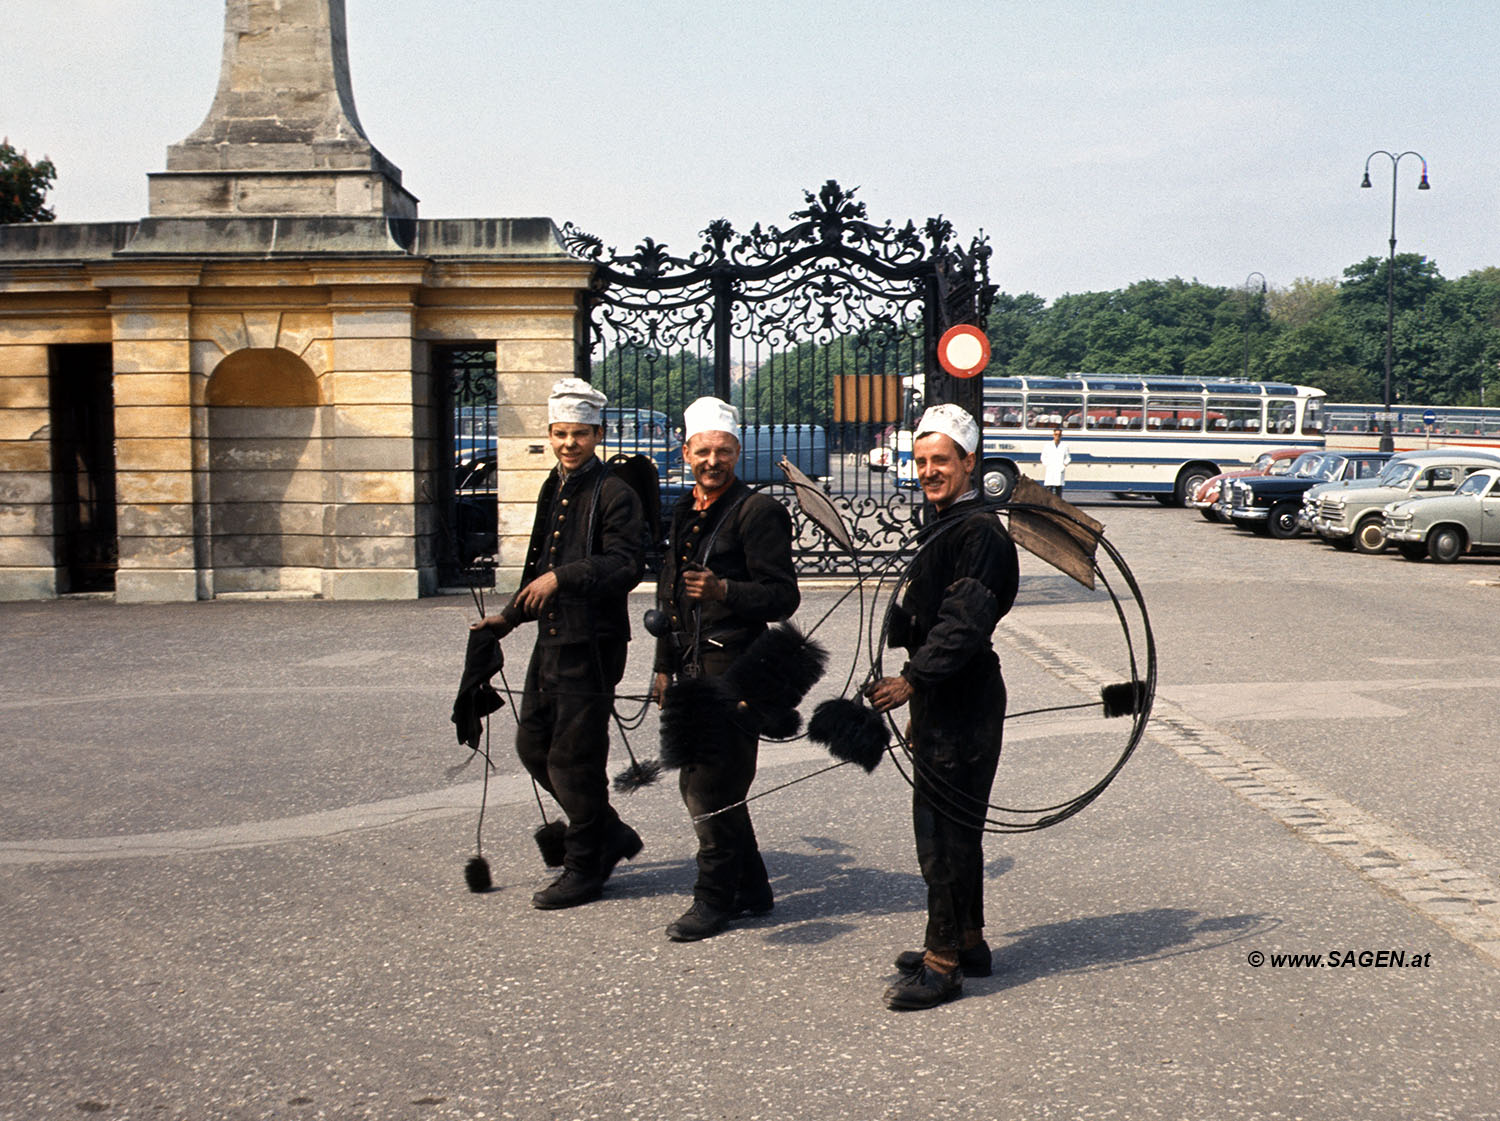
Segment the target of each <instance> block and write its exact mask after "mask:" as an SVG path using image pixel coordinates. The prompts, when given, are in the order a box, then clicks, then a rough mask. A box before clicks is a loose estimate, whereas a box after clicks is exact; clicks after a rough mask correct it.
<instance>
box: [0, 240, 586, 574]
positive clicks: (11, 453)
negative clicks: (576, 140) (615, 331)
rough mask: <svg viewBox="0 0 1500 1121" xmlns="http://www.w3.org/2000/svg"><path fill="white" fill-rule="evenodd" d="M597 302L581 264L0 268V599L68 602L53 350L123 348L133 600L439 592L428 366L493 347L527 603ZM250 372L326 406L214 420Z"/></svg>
mask: <svg viewBox="0 0 1500 1121" xmlns="http://www.w3.org/2000/svg"><path fill="white" fill-rule="evenodd" d="M587 280H588V267H587V266H585V265H582V264H576V263H573V262H567V261H562V262H559V261H551V262H547V261H543V262H496V261H485V262H481V263H474V262H445V261H431V260H423V259H394V260H387V259H380V260H374V261H363V260H348V261H339V260H327V259H319V260H314V261H309V260H288V261H268V260H260V261H243V260H240V261H223V262H218V261H212V260H203V259H201V258H200V259H195V260H190V261H172V260H165V261H127V260H121V259H119V258H116V259H113V260H109V261H102V262H95V263H94V264H92V265H83V266H77V267H72V268H67V267H60V266H59V267H56V268H51V267H49V268H37V267H29V268H24V269H21V268H11V269H5V268H4V267H0V598H3V599H26V598H43V597H47V596H51V595H55V594H56V593H57V590H58V584H57V578H56V567H55V566H56V553H55V547H54V544H53V540H52V533H53V509H52V480H51V464H50V456H51V447H50V438H49V424H50V414H49V400H48V396H49V389H48V362H49V357H48V347H49V346H52V345H56V344H59V343H64V342H91V343H100V342H104V343H110V344H111V345H112V347H113V368H114V413H115V467H116V484H117V488H118V490H117V496H118V497H117V503H116V512H117V518H118V543H119V564H118V569H117V573H116V593H115V594H116V599H117V600H118V601H119V602H142V601H161V600H189V599H197V598H212V597H214V596H223V595H285V594H290V595H321V596H324V597H326V598H331V599H404V598H413V597H416V596H417V595H419V594H423V593H427V592H431V591H433V590H435V588H436V563H435V557H436V553H435V548H436V541H435V538H436V534H437V532H438V524H437V518H436V515H435V513H434V510H433V501H432V500H433V498H434V497H435V495H436V493H437V487H438V477H439V468H440V466H441V465H440V464H439V462H438V459H437V456H438V446H437V439H438V437H439V434H440V432H441V418H440V417H439V416H437V413H436V409H437V405H436V403H435V402H436V401H437V396H436V395H435V393H434V386H433V384H432V377H431V372H430V369H431V362H430V352H431V347H432V346H433V345H437V344H451V343H464V342H481V343H491V342H492V343H493V344H494V346H495V351H496V356H497V391H498V395H499V404H500V408H499V410H498V413H499V425H500V440H499V457H500V467H501V470H500V472H499V491H500V493H499V499H500V532H501V544H500V554H499V560H500V566H501V570H500V573H499V576H498V579H499V582H500V583H501V584H502V586H506V585H508V584H513V583H514V580H515V578H516V576H517V575H518V574H519V568H520V563H521V559H522V553H523V552H524V549H525V544H526V537H527V534H528V533H529V530H530V521H531V507H532V503H533V502H534V499H535V495H536V491H537V488H538V486H539V485H540V483H541V480H542V477H543V476H544V474H545V472H546V470H547V469H549V468H550V466H551V456H550V455H549V454H547V452H546V441H545V428H546V398H547V393H548V390H549V389H550V386H551V384H552V382H553V381H555V380H556V379H558V378H560V377H566V376H569V375H571V374H572V372H573V365H574V338H575V332H576V331H577V329H578V328H577V322H576V320H577V298H578V292H579V290H580V289H581V288H582V287H583V286H584V285H585V284H586V283H587ZM247 352H254V353H249V354H248V355H247ZM282 352H284V356H285V357H284V359H283V358H282V357H281V356H280V355H281V353H282ZM235 355H240V356H241V357H240V358H238V359H233V360H232V361H231V357H232V356H235ZM257 361H259V362H261V363H262V368H263V369H265V370H266V371H274V370H292V371H295V370H298V369H301V370H305V371H306V377H307V378H308V379H310V380H309V381H308V384H309V385H310V386H311V387H312V388H311V389H310V390H309V392H310V393H311V394H312V395H311V396H310V397H308V398H307V399H303V398H298V399H297V400H295V401H285V400H281V399H280V398H276V397H275V396H274V395H273V396H272V397H271V398H270V399H267V400H259V399H257V398H256V397H255V396H254V394H247V393H246V392H244V391H238V392H236V393H231V394H229V395H228V397H224V396H221V397H220V398H219V399H218V400H217V401H216V400H215V397H214V392H215V391H214V388H213V387H214V385H215V383H214V380H213V379H214V375H215V373H216V371H218V370H220V368H221V367H223V368H224V369H225V370H228V371H231V374H230V375H229V376H227V377H226V378H225V379H222V380H221V382H220V384H221V385H225V386H228V385H231V383H235V384H244V379H245V377H246V376H247V375H245V374H244V372H243V370H241V371H240V372H239V373H238V374H235V373H233V371H234V370H235V369H236V367H237V366H241V365H243V364H244V363H246V362H249V363H251V364H252V365H253V364H254V363H255V362H257ZM226 362H229V363H230V365H228V366H224V364H225V363H226ZM284 362H285V363H294V364H293V365H284V364H283V363H284ZM298 376H300V375H297V374H295V372H294V373H292V374H286V375H285V377H286V378H290V379H291V380H289V381H285V382H284V387H285V386H291V385H293V384H295V383H296V381H297V377H298ZM265 377H267V378H270V379H272V380H273V381H275V380H276V379H277V378H282V377H283V375H281V374H274V373H271V372H268V373H266V374H265ZM253 380H254V379H253V378H252V379H251V381H252V382H253ZM276 384H279V385H280V384H283V382H281V381H276ZM289 391H290V390H289Z"/></svg>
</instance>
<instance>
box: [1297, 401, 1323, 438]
mask: <svg viewBox="0 0 1500 1121" xmlns="http://www.w3.org/2000/svg"><path fill="white" fill-rule="evenodd" d="M1322 431H1323V398H1321V397H1309V398H1308V399H1307V403H1306V404H1305V405H1304V406H1303V413H1302V432H1303V434H1304V435H1306V436H1316V435H1317V434H1318V433H1320V432H1322Z"/></svg>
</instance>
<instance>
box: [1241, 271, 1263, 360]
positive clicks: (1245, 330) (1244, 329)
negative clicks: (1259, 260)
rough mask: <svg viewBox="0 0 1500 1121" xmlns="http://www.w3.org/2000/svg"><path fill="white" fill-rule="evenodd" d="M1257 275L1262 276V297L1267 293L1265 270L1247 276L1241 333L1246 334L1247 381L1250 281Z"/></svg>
mask: <svg viewBox="0 0 1500 1121" xmlns="http://www.w3.org/2000/svg"><path fill="white" fill-rule="evenodd" d="M1257 276H1258V277H1260V294H1261V296H1262V297H1264V296H1265V294H1266V274H1265V273H1263V272H1253V273H1251V274H1250V275H1249V276H1247V277H1245V322H1244V324H1243V326H1242V328H1241V332H1240V333H1241V334H1243V335H1244V336H1245V380H1246V381H1249V380H1250V282H1251V281H1252V280H1254V279H1255V278H1256V277H1257Z"/></svg>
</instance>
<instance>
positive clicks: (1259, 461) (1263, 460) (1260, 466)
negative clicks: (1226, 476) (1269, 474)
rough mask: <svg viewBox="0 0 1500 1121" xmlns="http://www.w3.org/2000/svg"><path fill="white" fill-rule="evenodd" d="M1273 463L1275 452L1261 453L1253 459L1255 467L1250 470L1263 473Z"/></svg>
mask: <svg viewBox="0 0 1500 1121" xmlns="http://www.w3.org/2000/svg"><path fill="white" fill-rule="evenodd" d="M1275 461H1276V453H1275V452H1261V453H1260V454H1259V455H1258V456H1256V457H1255V465H1254V467H1253V468H1252V470H1255V471H1264V470H1265V469H1266V468H1267V467H1269V466H1271V464H1272V463H1274V462H1275Z"/></svg>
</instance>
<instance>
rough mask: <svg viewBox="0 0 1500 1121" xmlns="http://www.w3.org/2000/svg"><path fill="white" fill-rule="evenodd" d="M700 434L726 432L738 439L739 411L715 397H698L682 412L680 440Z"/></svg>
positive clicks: (689, 438)
mask: <svg viewBox="0 0 1500 1121" xmlns="http://www.w3.org/2000/svg"><path fill="white" fill-rule="evenodd" d="M700 432H728V433H729V434H730V435H731V436H733V437H734V438H735V439H736V440H738V439H739V438H740V411H739V410H738V409H736V408H735V407H734V406H733V405H730V404H726V403H725V402H723V401H720V400H719V399H718V398H717V397H699V398H698V400H696V401H694V402H693V403H692V404H691V405H689V406H688V407H687V408H685V409H683V410H682V439H683V442H684V443H685V442H687V441H688V440H691V439H692V438H693V437H694V436H696V435H698V433H700Z"/></svg>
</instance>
